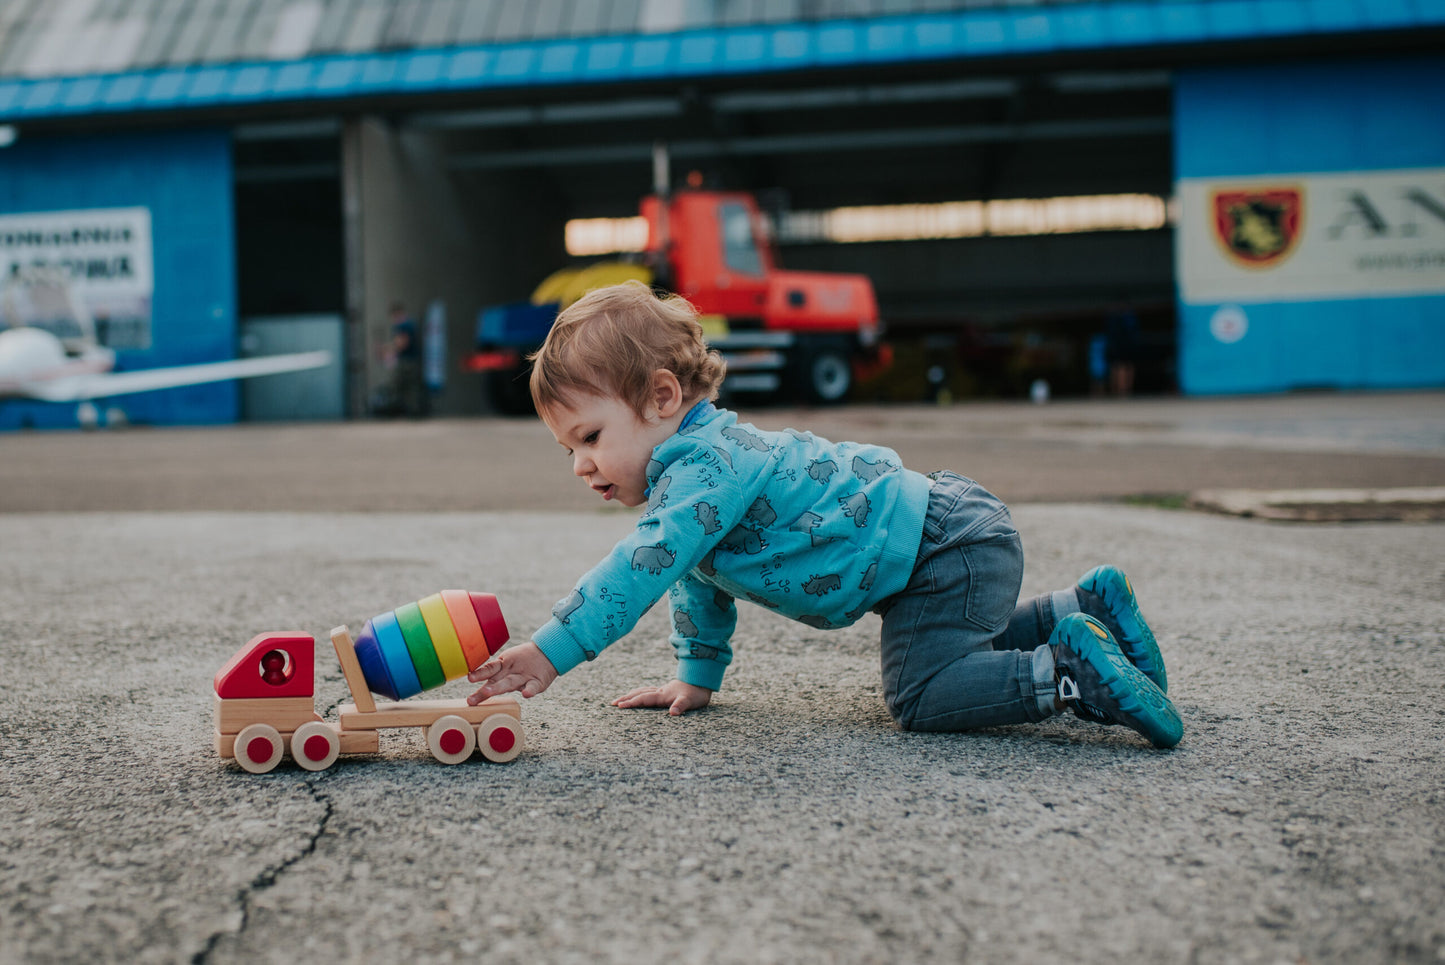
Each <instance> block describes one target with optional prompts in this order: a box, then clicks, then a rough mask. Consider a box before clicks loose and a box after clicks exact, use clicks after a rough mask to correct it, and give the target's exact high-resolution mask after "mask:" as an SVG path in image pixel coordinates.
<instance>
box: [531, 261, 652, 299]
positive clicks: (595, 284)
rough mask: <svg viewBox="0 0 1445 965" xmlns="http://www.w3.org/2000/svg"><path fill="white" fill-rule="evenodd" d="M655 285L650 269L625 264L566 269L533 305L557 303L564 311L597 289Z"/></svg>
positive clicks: (547, 282) (549, 280)
mask: <svg viewBox="0 0 1445 965" xmlns="http://www.w3.org/2000/svg"><path fill="white" fill-rule="evenodd" d="M633 280H636V281H640V282H642V283H643V284H644V285H651V284H652V270H651V269H650V268H648V267H647V266H646V265H635V264H629V263H628V262H625V261H601V262H598V263H597V264H595V265H588V266H587V267H585V268H563V269H562V270H560V271H554V272H553V273H552V274H550V275H548V276H547V277H546V278H544V279H542V283H541V284H540V285H538V286H537V288H536V290H535V291H533V292H532V304H533V305H546V304H548V303H550V302H557V303H558V304H560V305H561V306H562V307H563V308H566V307H567V306H568V305H570V304H572V303H573V302H575V301H576V300H577V299H579V298H581V297H582V296H583V295H585V294H587V293H588V292H590V291H592V290H593V289H597V288H605V287H607V286H608V285H618V284H621V283H622V282H624V281H633Z"/></svg>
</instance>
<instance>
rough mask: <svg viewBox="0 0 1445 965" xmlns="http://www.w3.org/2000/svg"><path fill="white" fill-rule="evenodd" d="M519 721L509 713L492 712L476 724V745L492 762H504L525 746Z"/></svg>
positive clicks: (524, 738)
mask: <svg viewBox="0 0 1445 965" xmlns="http://www.w3.org/2000/svg"><path fill="white" fill-rule="evenodd" d="M526 743H527V738H526V736H525V735H524V734H523V733H522V724H521V722H520V721H517V720H513V719H512V716H511V715H510V714H493V715H492V716H490V717H488V718H487V719H486V720H484V721H482V722H481V723H480V724H478V725H477V747H478V748H480V749H481V752H482V756H483V757H485V758H486V759H487V760H489V761H491V762H492V763H494V764H505V763H507V762H508V761H510V760H511V759H512V758H514V757H516V756H517V755H518V754H520V753H522V748H523V747H525V746H526Z"/></svg>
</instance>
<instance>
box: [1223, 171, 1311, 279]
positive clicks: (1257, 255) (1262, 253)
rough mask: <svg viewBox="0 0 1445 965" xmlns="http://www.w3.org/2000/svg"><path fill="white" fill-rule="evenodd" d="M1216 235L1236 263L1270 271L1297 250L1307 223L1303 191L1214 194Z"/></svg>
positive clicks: (1232, 190)
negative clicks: (1297, 244) (1303, 224)
mask: <svg viewBox="0 0 1445 965" xmlns="http://www.w3.org/2000/svg"><path fill="white" fill-rule="evenodd" d="M1212 198H1213V202H1214V203H1213V205H1212V207H1213V211H1214V235H1215V237H1216V238H1217V239H1218V241H1219V243H1220V245H1221V246H1222V247H1223V248H1224V250H1225V252H1226V253H1227V254H1228V255H1229V257H1230V258H1231V259H1232V260H1234V261H1235V262H1237V263H1239V264H1242V265H1244V266H1246V267H1249V268H1268V267H1271V266H1273V265H1276V264H1278V263H1279V262H1280V261H1283V260H1284V259H1285V258H1286V257H1287V256H1288V255H1289V254H1290V252H1292V251H1293V250H1294V247H1295V244H1296V242H1298V241H1299V238H1300V227H1301V223H1302V222H1303V220H1304V191H1303V190H1302V189H1300V188H1263V189H1244V190H1236V189H1231V190H1224V191H1215V192H1213V194H1212Z"/></svg>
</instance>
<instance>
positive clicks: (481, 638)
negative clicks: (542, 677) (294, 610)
mask: <svg viewBox="0 0 1445 965" xmlns="http://www.w3.org/2000/svg"><path fill="white" fill-rule="evenodd" d="M507 638H508V633H507V624H506V621H504V620H503V619H502V610H501V607H499V606H498V605H497V598H496V597H495V596H493V595H492V594H490V593H468V592H466V591H465V590H443V591H442V592H440V593H434V594H432V595H431V596H429V597H426V598H425V599H422V600H418V601H416V602H415V603H408V604H406V605H405V606H399V607H397V608H396V609H395V610H388V611H387V612H386V613H383V614H381V615H380V616H376V617H373V618H371V619H370V620H368V621H366V625H365V626H363V627H362V629H361V633H359V634H358V635H357V637H356V640H355V641H353V640H352V639H351V634H350V632H349V631H348V630H347V628H346V627H344V626H340V627H337V628H336V629H334V630H332V631H331V644H332V646H333V647H334V648H335V649H336V658H337V660H339V661H340V662H341V672H342V675H343V676H344V677H345V678H346V686H347V687H348V688H349V689H350V690H351V696H352V698H353V700H354V701H355V703H350V704H342V705H341V706H340V707H339V708H337V714H338V717H339V718H340V719H339V720H338V721H335V722H332V721H326V720H322V718H321V715H320V714H318V713H316V708H315V706H314V697H315V686H314V681H315V670H316V667H315V663H316V655H315V645H316V641H315V639H314V638H313V637H312V636H311V635H310V634H306V633H300V632H285V633H261V634H258V635H256V636H255V637H253V638H252V639H251V640H250V642H248V643H247V644H246V645H245V646H244V647H242V648H241V649H240V650H239V651H237V652H236V655H235V656H233V657H232V658H231V659H230V661H228V662H227V663H226V665H225V666H224V667H222V668H221V669H220V670H219V671H217V673H216V679H215V690H216V753H217V754H219V755H220V756H221V757H223V758H231V759H234V760H235V761H236V763H237V764H239V765H240V766H241V767H242V768H243V769H245V770H247V771H250V772H251V773H253V774H263V773H265V772H266V771H269V770H271V769H272V768H274V767H275V766H276V765H277V764H278V763H280V761H281V758H282V757H284V756H286V755H287V754H290V756H291V759H292V760H294V761H295V762H296V763H297V764H298V765H300V766H301V767H303V768H305V769H306V770H309V771H320V770H324V769H326V768H328V767H330V766H331V765H332V764H333V763H335V761H336V759H337V757H338V756H340V755H341V754H374V753H376V752H377V751H378V750H379V749H380V731H382V730H384V729H387V728H395V727H417V728H421V729H422V731H423V732H424V734H425V736H426V742H427V747H428V748H429V749H430V750H431V753H432V756H433V757H435V758H436V759H437V760H439V761H441V762H442V763H444V764H459V763H461V762H462V761H465V760H467V759H468V758H470V757H471V756H472V753H473V751H480V752H481V754H482V756H483V757H484V758H486V759H487V760H489V761H495V762H497V763H505V762H507V761H510V760H512V759H513V758H515V757H516V756H517V755H518V754H520V753H521V752H522V748H523V746H524V744H525V737H524V735H523V733H522V723H521V718H522V712H521V705H520V704H518V703H517V701H516V700H515V699H513V698H511V697H493V698H491V699H490V700H486V701H483V702H482V703H480V704H477V705H476V706H471V705H469V704H468V703H467V702H466V700H465V699H458V700H406V698H408V697H412V696H414V695H416V694H419V693H421V692H422V691H423V690H431V689H432V688H434V687H440V686H441V685H442V684H444V683H446V682H447V681H449V680H456V679H458V678H459V677H464V676H466V674H467V672H468V671H469V670H470V669H472V668H475V667H479V666H481V665H482V664H483V663H484V662H486V660H487V658H488V657H489V656H491V655H492V654H494V653H496V652H497V651H498V650H500V649H501V648H502V644H504V643H506V642H507ZM373 692H374V693H377V694H380V695H382V696H383V697H386V698H388V700H389V701H391V702H390V703H381V704H378V703H377V702H376V701H375V699H373V697H372V693H373Z"/></svg>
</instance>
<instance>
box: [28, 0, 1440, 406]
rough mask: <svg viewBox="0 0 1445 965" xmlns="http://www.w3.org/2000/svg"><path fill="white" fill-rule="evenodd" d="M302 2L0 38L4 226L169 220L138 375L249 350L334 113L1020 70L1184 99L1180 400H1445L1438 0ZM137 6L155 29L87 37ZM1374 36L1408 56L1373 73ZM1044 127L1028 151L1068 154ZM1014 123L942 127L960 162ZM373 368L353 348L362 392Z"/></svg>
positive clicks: (225, 398) (122, 358) (155, 396)
mask: <svg viewBox="0 0 1445 965" xmlns="http://www.w3.org/2000/svg"><path fill="white" fill-rule="evenodd" d="M303 6H305V7H306V10H300V9H299V8H298V11H292V12H295V13H298V16H289V17H288V16H284V15H283V16H278V15H277V14H276V10H275V9H274V8H275V5H274V4H263V3H261V2H259V0H237V2H236V3H234V4H227V5H224V8H222V7H218V6H216V5H210V4H200V3H196V4H184V3H183V4H180V5H176V9H175V10H173V11H172V13H173V14H175V16H177V17H179V18H180V20H178V21H176V22H166V23H161V22H159V21H157V22H156V23H154V24H152V25H150V28H149V29H147V30H142V31H141V32H140V33H139V34H137V33H135V32H134V31H131V32H130V33H127V34H125V36H130V37H132V38H137V37H138V38H139V41H138V42H137V43H136V44H135V45H134V46H133V47H132V48H130V49H128V50H126V51H121V52H120V53H115V52H110V55H109V56H108V57H107V60H106V63H105V64H104V65H101V66H96V67H94V68H93V69H88V68H87V67H86V66H85V65H76V64H71V63H68V62H64V61H63V59H62V57H61V55H62V53H63V51H65V50H67V49H70V48H69V47H68V46H67V44H66V43H65V37H63V36H61V35H60V34H58V33H56V32H57V31H63V30H75V31H85V30H104V29H107V28H108V27H110V26H114V24H113V23H101V22H99V21H98V20H97V21H95V22H90V21H80V22H61V21H60V20H56V21H54V22H51V21H49V20H46V19H45V18H46V17H49V16H50V13H48V12H47V10H48V8H47V6H46V5H43V4H41V5H36V6H35V7H34V9H33V12H32V14H31V19H30V20H29V21H27V22H9V23H5V24H0V130H8V131H9V132H11V134H12V135H13V134H14V133H16V132H18V137H13V143H10V144H9V146H6V147H0V219H3V218H5V217H6V216H15V215H23V214H29V213H51V214H54V213H60V214H62V215H63V214H65V213H76V212H82V213H83V212H90V211H111V210H132V209H144V210H145V211H147V212H148V213H149V225H150V245H151V252H150V263H151V265H152V267H153V274H152V277H151V292H150V302H149V305H150V314H149V317H148V319H147V320H146V327H145V330H144V335H145V337H144V338H143V339H141V340H139V341H136V342H133V343H132V344H130V345H124V344H123V345H120V346H119V347H120V352H119V363H120V366H121V367H122V368H146V367H152V366H166V365H179V364H187V363H192V362H203V361H213V360H220V359H226V358H233V357H235V356H236V354H237V352H238V345H237V338H238V319H239V318H240V315H241V311H240V309H239V307H238V291H237V287H238V280H237V272H236V263H237V260H238V246H237V240H236V234H237V227H236V226H237V213H236V210H235V200H234V199H235V197H236V190H237V182H236V177H235V172H234V170H233V158H234V156H235V144H234V139H233V133H234V131H235V129H236V127H237V125H239V124H242V123H245V124H251V125H257V124H261V125H264V124H266V123H271V122H274V123H277V124H283V125H284V124H287V123H293V124H294V123H303V124H304V123H306V122H307V121H308V119H311V118H326V119H330V120H331V121H333V122H335V123H337V124H338V125H339V127H340V129H341V130H342V131H343V134H342V137H341V140H342V141H343V142H348V141H360V140H361V139H362V137H361V136H360V135H357V136H356V137H352V136H351V135H350V134H349V133H347V132H350V131H352V130H353V124H354V122H353V120H351V118H353V117H355V116H361V115H366V114H373V115H376V114H380V115H385V114H387V113H388V112H397V111H400V112H405V111H410V110H418V109H422V108H425V107H426V106H427V105H430V104H445V105H446V106H447V107H448V108H449V109H454V110H455V109H466V108H469V107H473V106H475V107H477V108H479V109H481V108H484V110H481V113H487V112H490V114H489V117H490V118H491V119H485V118H484V119H481V120H478V121H477V122H476V123H478V124H490V123H493V122H494V121H495V117H496V116H499V115H500V114H502V113H505V112H506V110H507V105H508V104H509V98H511V97H514V96H515V97H518V98H520V97H521V96H522V95H523V94H525V96H526V98H527V102H528V104H529V105H530V106H529V109H531V110H534V111H536V112H537V114H536V116H538V117H541V116H542V114H543V110H542V109H543V108H545V106H546V100H547V98H548V97H550V96H552V94H551V93H550V92H556V95H555V96H557V97H573V98H575V97H576V96H577V93H576V92H577V91H579V90H586V91H589V92H591V93H592V94H597V92H602V94H603V95H606V94H607V93H608V92H615V94H616V97H617V98H618V99H623V98H632V100H631V101H630V102H629V103H630V105H631V107H632V108H635V109H638V110H641V109H643V108H648V107H649V105H652V106H656V102H657V100H658V98H657V96H656V95H657V94H658V93H659V92H665V91H670V90H676V89H681V88H682V87H684V86H687V87H689V89H693V88H694V87H695V85H704V86H705V88H706V89H707V90H709V91H724V92H726V91H742V92H753V93H752V94H749V96H754V95H755V94H756V91H757V90H758V89H760V88H761V87H763V86H764V85H767V84H778V85H784V86H786V88H787V92H788V93H789V95H790V96H795V97H796V98H797V100H798V101H799V102H800V103H802V102H806V101H807V99H808V89H809V87H810V86H811V87H815V88H817V89H818V90H819V91H822V92H825V93H827V94H828V95H829V96H833V97H836V96H838V92H839V91H840V90H841V89H842V88H841V86H840V85H843V84H855V83H864V82H867V81H869V80H870V79H871V78H873V77H875V76H877V75H879V73H880V72H883V71H894V72H895V73H893V74H891V75H890V76H891V77H894V78H895V79H897V80H899V81H901V82H907V81H909V80H910V75H907V74H903V73H897V71H899V70H902V69H916V70H917V72H918V73H917V77H919V78H922V79H925V80H926V81H927V83H929V84H932V85H934V88H935V89H942V88H943V87H946V86H947V85H948V84H949V83H954V82H957V81H962V82H963V83H962V84H961V85H959V84H957V83H955V93H956V96H958V97H960V98H965V99H966V98H972V97H975V96H980V95H977V94H976V93H973V92H969V91H967V90H963V89H964V88H966V87H967V86H968V83H967V82H969V81H970V80H972V79H976V78H990V77H996V76H999V75H1001V74H1008V73H1009V72H1011V71H1014V72H1018V71H1022V72H1026V73H1029V74H1030V75H1031V76H1044V75H1064V74H1069V73H1070V72H1073V73H1080V72H1087V73H1090V74H1091V75H1092V76H1093V78H1094V80H1092V81H1090V82H1091V83H1096V82H1108V78H1109V77H1110V75H1111V72H1117V71H1122V70H1129V71H1135V72H1139V71H1144V72H1149V71H1154V72H1156V73H1163V74H1165V75H1167V78H1168V80H1167V83H1168V84H1170V85H1171V86H1172V90H1173V107H1172V116H1171V117H1170V118H1169V122H1170V123H1171V124H1172V132H1173V134H1172V150H1173V158H1172V170H1173V180H1174V184H1175V192H1176V195H1177V198H1178V211H1179V220H1178V222H1177V242H1176V264H1177V278H1176V281H1177V283H1178V299H1177V304H1176V308H1177V325H1178V367H1177V370H1178V381H1179V386H1180V388H1181V389H1182V390H1183V391H1184V392H1187V393H1224V392H1254V391H1281V390H1289V389H1295V388H1302V387H1322V386H1330V387H1341V388H1391V387H1402V386H1422V385H1440V384H1445V361H1442V360H1445V111H1442V110H1441V107H1440V92H1441V91H1442V90H1445V58H1442V57H1441V56H1440V55H1438V54H1428V53H1421V52H1420V51H1421V48H1422V47H1423V48H1425V49H1429V48H1430V46H1431V42H1430V38H1432V37H1433V38H1436V39H1437V40H1438V39H1439V38H1441V37H1442V36H1445V0H1040V2H1037V3H1031V4H1019V3H1012V2H1011V3H1005V2H1003V0H999V2H998V3H996V4H983V3H979V2H978V0H969V2H964V0H957V2H938V0H933V2H927V3H925V2H922V0H920V2H918V3H916V4H906V3H905V4H898V3H885V2H882V0H879V2H876V3H875V2H871V0H868V2H858V3H852V4H849V5H847V9H846V11H845V10H843V9H842V7H843V5H833V4H829V3H819V4H812V5H802V4H777V5H772V4H755V5H739V4H726V3H710V4H695V3H689V4H684V3H677V4H667V3H648V4H641V5H639V4H637V3H617V4H609V3H606V2H598V3H589V4H577V5H573V6H568V5H537V7H536V10H533V7H532V5H526V4H518V5H500V4H485V3H478V4H472V5H466V6H465V12H464V13H462V14H457V15H452V14H447V13H445V11H442V10H441V5H440V4H438V5H437V6H438V15H436V16H433V15H431V12H430V11H429V8H430V7H431V6H432V4H431V3H430V2H429V0H417V2H412V3H407V4H395V5H393V7H394V9H393V8H391V7H388V8H385V9H386V15H385V16H384V17H381V18H377V17H375V16H369V17H368V18H360V19H358V17H357V16H356V9H355V8H356V4H355V3H352V2H350V0H326V2H324V3H321V4H315V5H303ZM834 6H838V7H839V9H837V10H835V9H834ZM131 7H134V8H135V9H136V10H138V11H141V12H140V13H136V14H135V16H137V17H144V16H146V15H147V14H146V13H145V11H147V10H149V9H150V5H127V4H125V3H119V4H109V5H101V6H99V7H97V8H96V10H95V11H92V14H91V16H92V17H93V18H103V17H112V18H122V17H128V16H131V14H132V11H131ZM378 9H380V8H378ZM447 9H451V8H450V7H448V8H447ZM544 10H545V11H548V12H547V13H545V14H544V13H543V12H540V11H544ZM308 11H311V12H317V16H315V17H310V18H309V19H308V18H307V17H304V16H300V15H299V14H303V13H307V12H308ZM518 11H533V12H530V13H525V15H524V14H523V13H519V12H518ZM739 11H742V12H739ZM749 11H750V12H749ZM373 13H375V11H373ZM548 17H550V18H553V19H551V20H548V19H546V18H548ZM206 18H211V19H209V20H208V19H206ZM518 18H521V19H518ZM116 22H119V21H118V20H117V21H116ZM5 30H8V31H9V34H8V35H5V34H4V33H3V31H5ZM298 31H299V32H298ZM117 36H120V34H117ZM1361 37H1368V38H1370V39H1371V40H1372V41H1373V42H1375V44H1376V46H1378V47H1380V48H1382V49H1388V48H1390V47H1392V46H1399V47H1400V48H1401V49H1403V50H1406V51H1407V55H1405V56H1393V57H1380V58H1378V59H1366V58H1362V57H1360V56H1358V55H1357V54H1355V53H1353V52H1352V51H1354V50H1356V49H1358V47H1359V38H1361ZM41 40H43V41H45V42H43V43H41V42H39V41H41ZM90 47H91V48H96V45H95V44H91V45H90ZM1434 49H1436V50H1438V49H1439V45H1438V44H1435V45H1434ZM31 51H35V53H31ZM44 52H50V53H49V54H48V55H47V56H51V60H49V61H46V60H45V59H44V57H42V56H41V54H42V53H44ZM986 86H987V83H983V84H982V85H981V87H980V89H981V88H982V87H986ZM1023 86H1027V85H1023ZM1125 86H1126V87H1127V83H1125ZM957 91H963V92H962V93H957ZM765 95H766V96H774V95H772V94H767V93H766V92H765ZM688 96H692V95H691V94H690V95H688ZM766 96H764V97H763V99H764V100H765V99H766ZM929 96H931V95H929ZM951 96H953V95H951ZM649 98H650V99H649ZM685 99H686V98H683V100H685ZM754 100H755V101H757V97H756V96H754ZM538 105H541V106H540V107H539V106H538ZM338 118H339V119H340V120H337V119H338ZM1107 120H1108V119H1105V121H1106V122H1107ZM1149 123H1150V122H1149V121H1148V120H1147V119H1144V120H1143V121H1136V120H1134V119H1125V120H1124V121H1122V122H1121V123H1120V124H1116V125H1115V127H1116V128H1119V129H1123V128H1128V127H1129V126H1130V125H1134V127H1136V128H1139V129H1145V128H1148V127H1149ZM1105 126H1107V124H1105ZM1057 127H1058V125H1055V128H1054V130H1056V129H1057ZM1046 128H1048V125H1039V126H1037V129H1036V132H1035V133H1036V134H1037V135H1038V136H1040V137H1044V136H1054V135H1052V134H1050V133H1049V130H1046ZM1008 130H1009V127H1008V125H1007V123H1000V124H995V125H992V126H987V125H979V126H977V127H976V128H975V130H974V131H970V132H969V133H968V134H967V136H964V137H961V138H958V139H955V140H952V141H950V140H949V139H947V138H943V137H942V136H941V135H940V133H939V124H938V123H935V124H934V126H932V127H930V128H929V129H928V132H927V133H928V134H929V136H930V137H933V138H935V139H936V140H938V142H939V143H945V142H946V143H950V144H954V145H967V144H969V143H971V139H972V138H974V136H975V132H981V133H980V134H979V136H986V137H990V138H995V139H997V138H1007V137H1008V133H1007V132H1008ZM666 131H667V127H666V122H665V121H659V123H658V127H657V132H658V136H666ZM945 133H946V132H945ZM10 139H11V138H0V141H5V140H10ZM767 140H768V138H766V137H759V138H756V139H755V141H754V147H755V148H756V149H757V150H764V151H765V150H771V149H772V148H771V147H770V146H769V145H768V144H767V143H765V142H767ZM778 141H779V143H784V142H785V141H786V138H782V137H780V138H778ZM953 149H957V148H953ZM778 150H782V148H779V149H778ZM542 153H545V152H542ZM481 166H482V167H485V166H486V161H485V158H483V161H482V163H481ZM1360 199H1364V200H1363V201H1361V200H1360ZM353 201H355V202H356V203H358V204H359V203H360V201H361V198H360V196H358V197H357V198H349V199H348V204H351V203H352V202H353ZM365 216H366V212H365V211H360V212H359V213H358V212H355V211H349V212H348V214H347V217H348V218H351V217H358V218H361V219H363V220H364V219H365ZM1332 232H1333V235H1332ZM1334 242H1339V243H1338V244H1334ZM1332 244H1333V247H1332ZM1345 249H1348V250H1345ZM1375 249H1378V250H1379V253H1378V254H1376V253H1375ZM1342 251H1343V252H1344V253H1343V254H1342V253H1341V252H1342ZM1332 259H1334V260H1332ZM359 264H361V260H360V259H357V260H356V263H355V264H351V265H350V267H349V268H348V270H349V271H352V272H355V271H357V270H359V268H358V265H359ZM1341 266H1344V267H1341ZM1350 266H1354V267H1353V268H1351V267H1350ZM1361 266H1363V267H1361ZM539 267H540V268H544V269H546V270H550V268H551V267H554V266H539ZM543 273H544V272H543V271H540V270H539V272H538V277H540V275H541V274H543ZM352 281H354V279H352V280H350V281H348V285H349V286H350V288H349V289H348V290H351V289H354V288H355V287H356V286H355V285H354V284H352V283H351V282H352ZM346 310H347V311H348V312H349V313H350V314H352V315H357V314H359V313H360V312H361V311H362V310H363V309H362V307H361V306H359V305H357V304H354V303H348V305H347V306H346ZM367 310H368V311H369V309H367ZM348 324H349V325H350V324H351V323H350V322H348ZM348 331H349V332H351V335H349V336H348V337H349V338H351V339H352V340H353V341H354V342H359V341H360V336H359V335H357V334H356V330H355V329H354V327H353V328H349V329H348ZM368 351H369V349H368V348H367V347H366V346H364V345H360V344H355V345H352V346H351V348H350V352H351V356H352V358H351V363H352V369H353V370H354V369H355V368H356V367H357V365H358V364H359V363H358V362H357V359H358V358H359V357H362V358H364V356H366V354H367V353H368ZM353 395H354V393H353ZM237 399H238V392H237V388H236V386H235V385H233V384H227V383H222V384H219V385H209V386H198V387H194V388H187V389H176V390H167V391H164V392H156V393H150V394H146V395H142V396H137V397H134V398H133V399H129V400H128V401H127V406H126V407H127V409H129V410H130V414H131V417H132V418H133V419H134V420H137V421H144V422H150V423H156V424H165V423H217V422H228V421H234V420H235V419H236V418H237V417H238V413H239V409H238V402H237ZM353 411H355V407H354V406H353ZM73 423H74V413H73V412H71V411H65V410H63V409H62V408H61V407H56V406H47V405H43V404H38V403H35V404H30V403H6V404H4V405H0V428H7V427H13V426H16V425H21V424H32V425H67V424H73Z"/></svg>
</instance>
